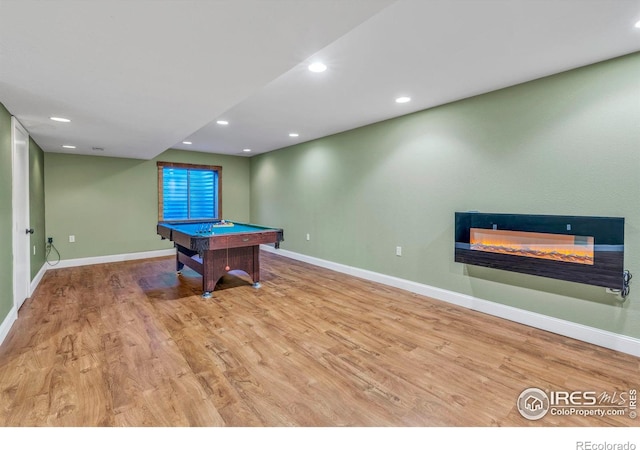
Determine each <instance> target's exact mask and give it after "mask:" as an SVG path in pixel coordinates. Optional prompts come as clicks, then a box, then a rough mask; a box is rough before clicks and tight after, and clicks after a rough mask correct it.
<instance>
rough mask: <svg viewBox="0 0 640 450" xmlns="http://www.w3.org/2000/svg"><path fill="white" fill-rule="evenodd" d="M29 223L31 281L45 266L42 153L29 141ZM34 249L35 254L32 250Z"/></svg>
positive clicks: (36, 145)
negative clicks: (31, 230)
mask: <svg viewBox="0 0 640 450" xmlns="http://www.w3.org/2000/svg"><path fill="white" fill-rule="evenodd" d="M29 222H30V225H31V228H33V230H34V231H33V234H32V235H31V279H32V280H33V279H34V278H35V276H36V275H37V274H38V272H39V271H40V269H41V268H42V266H43V265H44V264H45V252H46V248H45V244H46V235H45V231H46V226H45V215H44V152H43V151H42V149H41V148H40V147H39V146H38V144H36V143H35V142H34V140H33V139H29ZM34 247H35V254H34V252H33V248H34Z"/></svg>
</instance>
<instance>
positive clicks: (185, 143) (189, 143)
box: [182, 141, 193, 145]
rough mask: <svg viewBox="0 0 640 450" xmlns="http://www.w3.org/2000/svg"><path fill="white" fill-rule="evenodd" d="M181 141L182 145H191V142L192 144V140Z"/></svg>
mask: <svg viewBox="0 0 640 450" xmlns="http://www.w3.org/2000/svg"><path fill="white" fill-rule="evenodd" d="M182 143H183V144H184V145H191V144H193V142H191V141H182Z"/></svg>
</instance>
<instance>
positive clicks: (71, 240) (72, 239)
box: [69, 234, 76, 242]
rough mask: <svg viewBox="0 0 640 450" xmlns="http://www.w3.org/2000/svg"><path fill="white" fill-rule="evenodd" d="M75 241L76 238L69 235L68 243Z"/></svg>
mask: <svg viewBox="0 0 640 450" xmlns="http://www.w3.org/2000/svg"><path fill="white" fill-rule="evenodd" d="M75 241H76V237H75V235H73V234H70V235H69V242H75Z"/></svg>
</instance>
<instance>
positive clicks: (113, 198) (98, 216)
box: [44, 149, 250, 259]
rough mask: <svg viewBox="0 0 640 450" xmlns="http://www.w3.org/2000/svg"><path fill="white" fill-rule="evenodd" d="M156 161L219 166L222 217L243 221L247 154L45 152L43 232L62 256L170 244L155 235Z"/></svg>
mask: <svg viewBox="0 0 640 450" xmlns="http://www.w3.org/2000/svg"><path fill="white" fill-rule="evenodd" d="M156 161H170V162H183V163H192V164H210V165H219V166H222V183H223V185H222V213H223V216H224V217H225V218H227V219H232V220H237V221H247V220H249V181H250V180H249V177H250V161H249V159H248V158H244V157H240V156H225V155H212V154H208V153H198V152H186V151H181V150H174V149H170V150H167V151H165V152H164V153H162V154H161V155H159V156H158V157H157V158H155V159H153V160H150V161H143V160H137V159H126V158H109V157H104V156H80V155H69V154H61V153H45V155H44V169H45V170H44V172H45V192H46V224H47V236H51V237H53V238H54V245H55V246H56V247H57V248H58V250H59V251H60V254H61V256H62V259H75V258H85V257H94V256H105V255H117V254H123V253H135V252H143V251H150V250H160V249H166V248H171V247H172V243H171V242H169V241H161V240H160V237H159V236H158V235H157V234H156V225H157V223H158V179H157V167H156ZM69 235H74V236H75V239H76V242H75V243H70V242H69Z"/></svg>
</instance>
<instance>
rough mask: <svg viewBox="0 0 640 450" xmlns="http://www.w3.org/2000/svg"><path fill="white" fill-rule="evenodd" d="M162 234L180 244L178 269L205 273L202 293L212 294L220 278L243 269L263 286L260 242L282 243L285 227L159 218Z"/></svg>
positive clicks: (177, 249)
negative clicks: (283, 228) (163, 220)
mask: <svg viewBox="0 0 640 450" xmlns="http://www.w3.org/2000/svg"><path fill="white" fill-rule="evenodd" d="M157 231H158V234H159V235H160V236H162V239H169V240H170V241H172V242H173V244H174V246H175V248H176V270H177V271H178V273H180V272H181V271H182V269H183V268H184V266H185V265H186V266H188V267H190V268H192V269H193V270H195V271H196V272H197V273H199V274H200V275H202V291H203V294H202V296H203V297H204V298H209V297H211V293H212V292H213V290H214V288H215V286H216V283H217V282H218V280H219V279H220V278H221V277H222V276H223V275H224V274H226V273H227V272H228V271H230V270H242V271H244V272H246V273H247V274H248V275H249V276H250V277H251V279H252V280H253V285H254V287H256V288H257V287H260V244H275V247H276V248H279V247H280V242H281V241H283V240H284V232H283V230H282V229H281V228H270V227H264V226H260V225H253V224H247V223H239V222H230V221H224V220H213V221H199V222H193V221H189V222H186V221H166V222H158V228H157Z"/></svg>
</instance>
